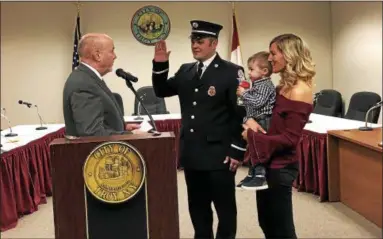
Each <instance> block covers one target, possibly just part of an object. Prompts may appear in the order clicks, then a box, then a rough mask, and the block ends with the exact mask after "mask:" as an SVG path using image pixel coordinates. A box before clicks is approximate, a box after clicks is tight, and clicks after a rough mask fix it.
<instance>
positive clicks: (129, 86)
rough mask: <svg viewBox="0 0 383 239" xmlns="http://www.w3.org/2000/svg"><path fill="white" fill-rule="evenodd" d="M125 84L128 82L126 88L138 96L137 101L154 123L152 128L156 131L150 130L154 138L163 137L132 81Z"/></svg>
mask: <svg viewBox="0 0 383 239" xmlns="http://www.w3.org/2000/svg"><path fill="white" fill-rule="evenodd" d="M125 82H126V86H128V88H129V89H130V90H131V91H132V92H133V94H134V95H135V96H136V99H137V100H138V102H140V103H141V105H142V108H144V110H145V111H146V114H147V115H148V116H149V119H150V122H151V123H152V126H153V128H154V130H150V131H151V133H152V135H153V136H159V135H161V133H160V132H158V130H157V126H156V124H155V123H154V120H153V117H152V115H151V114H150V113H149V111H148V110H147V109H146V107H145V105H144V104H142V102H141V99H140V97H138V95H137V91H136V90H135V89H134V87H133V84H132V82H130V80H125Z"/></svg>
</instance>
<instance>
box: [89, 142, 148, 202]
mask: <svg viewBox="0 0 383 239" xmlns="http://www.w3.org/2000/svg"><path fill="white" fill-rule="evenodd" d="M83 174H84V175H83V176H84V181H85V185H86V187H87V188H88V190H89V192H90V193H91V194H92V195H93V196H94V197H96V198H97V199H99V200H101V201H103V202H105V203H111V204H116V203H122V202H126V201H128V200H129V199H131V198H132V197H134V196H135V195H136V194H137V193H138V192H139V191H140V189H141V188H142V185H143V184H144V181H145V176H146V166H145V161H144V159H143V157H142V156H141V154H140V152H139V151H138V150H137V149H135V148H134V147H133V146H131V145H130V144H128V143H125V142H106V143H103V144H101V145H99V146H97V147H96V148H95V149H94V150H93V151H92V152H91V153H90V154H89V156H88V157H87V159H86V161H85V164H84V169H83Z"/></svg>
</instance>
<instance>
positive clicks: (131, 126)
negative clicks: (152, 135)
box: [125, 124, 141, 131]
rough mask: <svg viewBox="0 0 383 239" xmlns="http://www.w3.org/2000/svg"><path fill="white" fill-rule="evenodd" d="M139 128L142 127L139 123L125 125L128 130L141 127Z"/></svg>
mask: <svg viewBox="0 0 383 239" xmlns="http://www.w3.org/2000/svg"><path fill="white" fill-rule="evenodd" d="M139 128H141V125H139V124H126V125H125V130H127V131H133V130H135V129H139Z"/></svg>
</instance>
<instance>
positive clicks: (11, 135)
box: [1, 109, 18, 137]
mask: <svg viewBox="0 0 383 239" xmlns="http://www.w3.org/2000/svg"><path fill="white" fill-rule="evenodd" d="M3 110H4V114H3V113H1V116H2V117H3V118H4V119H6V120H7V123H8V127H9V133H8V134H6V135H4V137H15V136H17V135H18V134H16V133H13V132H12V127H11V122H10V121H9V119H8V117H7V116H5V109H3Z"/></svg>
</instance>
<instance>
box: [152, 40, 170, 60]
mask: <svg viewBox="0 0 383 239" xmlns="http://www.w3.org/2000/svg"><path fill="white" fill-rule="evenodd" d="M169 55H170V51H167V49H166V42H165V41H164V40H161V41H159V42H157V43H156V44H155V47H154V61H155V62H166V61H168V60H169Z"/></svg>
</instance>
